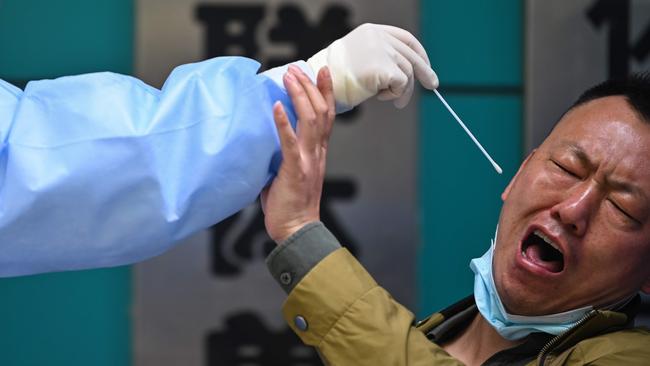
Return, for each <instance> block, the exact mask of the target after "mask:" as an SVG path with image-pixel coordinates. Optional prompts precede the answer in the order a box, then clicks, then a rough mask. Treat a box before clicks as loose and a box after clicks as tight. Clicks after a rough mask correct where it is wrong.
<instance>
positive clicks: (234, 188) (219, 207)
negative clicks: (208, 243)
mask: <svg viewBox="0 0 650 366" xmlns="http://www.w3.org/2000/svg"><path fill="white" fill-rule="evenodd" d="M258 68H259V64H258V63H257V62H255V61H253V60H249V59H245V58H239V57H223V58H216V59H211V60H208V61H204V62H200V63H195V64H188V65H183V66H179V67H177V68H176V69H175V70H174V71H173V72H172V74H171V75H170V76H169V78H168V80H167V81H166V82H165V84H164V86H163V88H162V89H161V90H158V89H155V88H152V87H150V86H148V85H146V84H144V83H143V82H141V81H139V80H137V79H135V78H132V77H129V76H124V75H118V74H113V73H96V74H87V75H80V76H72V77H63V78H59V79H55V80H42V81H35V82H30V83H29V84H28V85H27V87H26V88H25V90H24V91H21V90H20V89H18V88H15V87H13V86H12V85H10V84H8V83H5V82H3V81H1V80H0V276H16V275H26V274H34V273H41V272H50V271H62V270H75V269H84V268H96V267H106V266H115V265H122V264H128V263H134V262H137V261H140V260H143V259H146V258H149V257H152V256H154V255H157V254H159V253H161V252H163V251H165V250H166V249H168V248H169V247H170V246H171V245H172V244H173V243H174V242H176V241H178V240H179V239H182V238H184V237H186V236H188V235H190V234H192V233H194V232H196V231H198V230H201V229H204V228H207V227H209V226H211V225H213V224H215V223H216V222H218V221H220V220H222V219H223V218H225V217H227V216H229V215H231V214H233V213H235V212H236V211H238V210H239V209H241V208H243V207H244V206H246V205H247V204H249V203H250V202H252V201H253V200H254V199H255V198H256V196H257V195H258V194H259V192H260V191H261V190H262V188H263V187H264V186H265V185H266V184H267V183H268V182H269V181H270V179H271V178H272V177H273V175H274V172H275V171H276V170H277V168H278V166H279V163H280V159H281V156H280V149H279V142H278V138H277V133H276V130H275V125H274V123H273V116H272V104H273V103H274V102H275V101H276V100H281V101H283V103H285V105H289V104H290V101H289V99H288V97H287V95H286V93H285V91H284V90H283V89H282V87H280V86H278V85H277V84H276V83H275V82H273V81H272V80H271V79H270V78H268V77H265V76H263V75H258V74H257V70H258ZM287 110H288V111H291V110H292V108H287ZM290 118H291V119H292V120H293V121H295V118H294V116H293V115H292V116H290Z"/></svg>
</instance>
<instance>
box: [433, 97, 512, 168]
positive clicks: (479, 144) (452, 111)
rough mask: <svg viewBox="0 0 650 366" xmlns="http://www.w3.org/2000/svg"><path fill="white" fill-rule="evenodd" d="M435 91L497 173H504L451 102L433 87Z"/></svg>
mask: <svg viewBox="0 0 650 366" xmlns="http://www.w3.org/2000/svg"><path fill="white" fill-rule="evenodd" d="M433 92H434V93H436V95H437V96H438V99H440V101H441V102H442V104H444V105H445V107H446V108H447V110H448V111H449V113H451V115H452V116H454V118H455V119H456V121H458V124H460V127H462V128H463V130H465V132H467V134H468V135H469V137H470V138H471V139H472V141H474V143H475V144H476V146H478V148H479V150H481V152H482V153H483V155H485V157H486V158H487V159H488V160H489V161H490V163H491V164H492V166H493V167H494V170H496V171H497V173H499V174H501V173H503V170H502V169H501V167H500V166H499V164H497V163H496V162H495V161H494V160H492V157H491V156H490V154H488V153H487V151H485V149H484V148H483V146H481V143H480V142H478V140H477V139H476V137H474V135H473V134H472V133H471V132H470V131H469V129H468V128H467V126H465V124H464V123H463V121H461V120H460V118H459V117H458V115H457V114H456V112H454V110H453V109H451V107H450V106H449V104H447V101H446V100H445V98H443V97H442V95H441V94H440V93H439V92H438V90H437V89H433Z"/></svg>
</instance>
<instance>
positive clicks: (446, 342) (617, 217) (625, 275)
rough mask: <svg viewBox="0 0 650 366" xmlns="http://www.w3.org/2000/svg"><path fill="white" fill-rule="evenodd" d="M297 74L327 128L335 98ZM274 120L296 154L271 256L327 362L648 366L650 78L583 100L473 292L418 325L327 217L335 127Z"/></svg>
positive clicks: (278, 187) (526, 170)
mask: <svg viewBox="0 0 650 366" xmlns="http://www.w3.org/2000/svg"><path fill="white" fill-rule="evenodd" d="M296 74H298V75H299V72H297V71H296ZM298 79H299V80H301V85H302V89H300V88H297V87H296V86H293V87H291V88H290V89H289V94H290V95H291V97H292V99H293V101H294V104H295V105H296V110H297V111H298V119H299V122H298V124H299V127H300V126H301V123H302V124H303V125H304V124H305V123H303V119H305V120H307V121H308V122H307V123H306V124H309V125H310V126H311V125H315V124H316V123H314V118H313V116H314V115H316V116H321V117H320V119H321V120H322V122H320V123H321V124H322V125H324V126H328V124H329V123H331V122H330V121H328V119H327V118H328V117H327V116H329V118H333V116H332V115H331V112H330V113H329V114H327V112H323V110H325V111H327V110H328V108H329V110H330V111H331V108H332V103H331V102H330V103H327V104H326V105H327V107H323V105H324V103H323V101H322V100H320V99H319V98H318V97H317V96H314V94H317V93H316V92H315V91H314V87H313V86H312V87H310V86H309V85H308V79H307V78H306V77H305V76H304V75H300V76H299V77H298ZM285 82H287V83H291V81H288V80H285ZM320 89H322V88H320ZM305 95H308V96H309V97H308V98H306V97H305ZM321 99H324V100H326V101H328V100H329V99H331V98H328V97H327V95H325V96H324V97H323V98H321ZM310 104H311V106H313V107H310ZM301 110H302V113H301ZM314 110H315V111H316V112H314ZM318 111H320V112H318ZM276 112H277V111H276ZM275 118H276V124H278V126H279V127H278V128H279V130H280V135H281V136H284V138H283V139H282V151H283V154H284V156H285V160H284V162H283V163H282V166H281V168H280V172H279V175H278V177H277V178H276V180H275V181H274V182H273V184H272V185H271V187H270V189H269V190H268V192H267V193H265V195H264V196H263V202H264V203H265V205H264V209H265V215H266V227H267V231H268V233H269V234H270V235H271V237H272V238H273V239H274V240H275V241H276V242H278V243H279V247H278V248H276V249H275V250H274V251H273V252H272V253H271V254H270V255H269V257H268V259H267V262H268V265H269V269H270V271H271V273H272V274H273V276H274V277H275V278H276V279H277V280H278V282H279V283H280V284H281V286H282V287H283V289H284V290H285V291H287V292H288V294H289V297H288V299H287V301H286V303H285V305H284V309H283V312H284V316H285V319H286V320H287V322H288V323H289V325H290V326H291V328H292V329H293V330H294V331H295V332H296V333H297V334H298V336H300V338H301V339H302V340H303V341H304V342H305V343H306V344H308V345H312V346H314V347H316V348H317V349H318V351H319V353H320V354H321V355H322V358H323V360H324V361H325V363H326V364H328V365H329V364H331V365H438V364H440V365H460V364H467V365H481V364H482V365H534V364H541V365H646V364H648V362H650V347H648V345H650V331H648V330H646V329H641V328H635V327H634V326H633V320H634V315H635V312H636V307H637V305H638V304H639V295H638V292H639V291H642V292H645V293H650V266H648V263H649V261H650V76H648V75H637V76H632V77H630V78H628V79H626V80H622V81H609V82H605V83H603V84H600V85H598V86H596V87H594V88H592V89H590V90H588V91H586V92H585V93H584V94H583V95H582V96H581V97H580V98H579V99H578V101H577V102H576V103H575V104H574V105H573V106H572V107H571V108H570V109H569V111H568V112H567V113H565V115H564V116H563V117H562V118H561V119H560V121H559V122H558V124H557V125H556V127H555V128H554V130H553V131H552V132H551V134H550V135H549V136H548V137H547V138H546V140H545V141H544V142H543V143H542V145H541V146H539V148H538V149H536V150H535V151H533V152H532V153H531V154H530V155H529V156H528V157H527V158H526V160H525V161H524V162H523V163H522V164H521V167H520V168H519V171H518V172H517V174H516V175H515V176H514V177H513V178H512V180H511V181H510V183H509V184H508V186H507V187H506V189H505V190H504V192H503V194H502V199H503V207H502V210H501V214H500V217H499V225H498V228H497V234H496V237H495V240H494V241H493V245H492V246H491V247H490V249H489V250H488V251H487V253H486V254H485V255H484V256H483V257H481V258H477V259H474V260H472V262H471V268H472V270H473V271H474V273H475V275H476V276H475V284H474V296H473V297H469V298H467V299H464V300H462V301H460V302H459V303H457V304H454V305H452V306H451V307H449V308H447V309H445V310H443V311H441V312H439V313H436V314H434V315H432V316H431V317H429V318H427V319H425V320H424V321H422V322H420V323H418V324H417V325H415V324H414V322H413V315H412V314H411V313H410V312H409V311H408V310H406V309H405V308H404V307H402V306H401V305H399V304H398V303H397V302H395V301H394V300H393V299H392V298H391V297H390V295H389V294H388V293H387V292H386V291H385V290H383V289H382V288H381V287H379V286H378V285H377V284H376V283H375V282H374V280H373V279H372V278H371V277H370V275H369V274H368V273H367V272H366V271H365V270H364V269H363V268H362V267H361V265H360V264H359V263H358V262H357V261H356V260H355V259H354V258H353V257H352V256H351V255H350V253H349V252H347V250H345V249H343V248H341V247H340V245H339V243H338V242H337V240H336V238H334V237H333V236H332V234H331V233H329V231H327V229H326V228H325V227H324V226H323V225H322V223H320V222H319V221H318V220H319V216H318V212H319V210H318V205H319V197H320V189H321V186H322V177H323V171H324V166H325V165H324V161H325V152H326V147H327V144H326V141H327V136H328V134H329V130H328V128H323V129H322V130H321V131H320V132H319V130H314V129H313V128H310V130H311V131H312V133H313V134H315V135H316V136H317V137H310V138H309V139H308V138H306V136H309V134H305V135H304V136H301V135H297V136H295V135H292V134H291V131H290V130H289V129H287V128H286V127H283V126H284V125H286V122H282V121H283V120H286V117H283V116H282V114H281V113H276V117H275ZM316 120H318V118H316ZM306 128H307V127H305V129H306ZM314 141H315V142H314ZM308 162H310V164H308ZM460 244H462V243H460ZM431 290H432V291H435V289H431Z"/></svg>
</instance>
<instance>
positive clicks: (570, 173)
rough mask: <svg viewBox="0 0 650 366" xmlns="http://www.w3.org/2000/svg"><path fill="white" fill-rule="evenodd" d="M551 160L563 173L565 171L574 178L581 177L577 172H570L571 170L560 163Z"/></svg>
mask: <svg viewBox="0 0 650 366" xmlns="http://www.w3.org/2000/svg"><path fill="white" fill-rule="evenodd" d="M551 161H552V162H553V164H555V166H556V167H558V168H560V170H562V171H563V172H564V173H566V174H568V175H570V176H572V177H574V178H577V179H582V178H581V177H580V176H579V175H578V174H576V173H574V172H572V171H571V170H569V169H567V168H566V167H564V166H563V165H562V164H560V163H558V162H557V161H555V160H551Z"/></svg>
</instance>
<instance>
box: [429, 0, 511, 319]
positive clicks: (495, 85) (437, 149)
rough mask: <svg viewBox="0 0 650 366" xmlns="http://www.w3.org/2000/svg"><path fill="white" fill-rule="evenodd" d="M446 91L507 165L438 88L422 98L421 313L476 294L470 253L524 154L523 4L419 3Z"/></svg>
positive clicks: (480, 246)
mask: <svg viewBox="0 0 650 366" xmlns="http://www.w3.org/2000/svg"><path fill="white" fill-rule="evenodd" d="M420 12H421V20H420V22H421V23H420V34H421V37H422V40H423V43H424V46H425V47H426V49H427V51H428V52H429V57H430V58H431V62H432V65H433V68H434V69H435V70H436V72H437V73H438V77H439V78H440V89H439V90H440V91H441V93H442V94H443V96H445V97H446V99H447V101H448V102H449V103H450V105H451V106H452V107H453V108H454V109H455V110H456V112H457V113H458V114H459V115H460V117H461V119H463V120H464V122H465V123H466V124H467V125H468V127H469V128H470V130H471V131H472V132H473V133H474V135H475V136H476V137H477V138H478V140H479V141H480V142H481V143H482V144H483V146H484V147H485V148H486V150H487V151H488V152H489V153H490V154H491V155H492V157H493V158H494V159H495V160H496V161H497V162H498V163H499V164H500V165H501V167H502V168H503V175H498V174H497V173H496V172H495V171H494V170H493V168H492V166H491V165H490V163H489V162H488V161H487V160H486V159H485V157H483V155H482V154H481V153H480V151H479V150H478V149H477V148H476V147H475V146H474V144H473V143H472V142H471V140H470V139H469V138H468V137H467V136H466V135H465V132H464V131H463V130H462V129H461V128H460V126H458V124H457V123H456V122H455V121H454V120H453V119H452V117H451V116H450V115H449V113H448V112H447V111H446V110H445V109H444V107H443V106H442V104H441V103H440V102H439V101H438V99H437V98H436V96H435V95H434V94H433V93H426V94H424V95H423V97H422V98H421V99H420V141H419V146H420V154H419V156H420V161H419V170H420V171H419V174H420V176H419V192H420V201H421V203H420V210H421V212H420V220H421V222H420V227H421V238H422V243H421V247H420V251H419V254H420V255H419V259H418V279H419V292H420V298H419V303H418V315H419V316H420V317H422V316H425V315H427V314H429V313H431V312H434V311H437V310H439V309H441V308H444V307H446V306H448V305H450V304H451V303H453V302H454V301H456V300H459V299H460V298H461V297H464V296H467V295H469V294H470V293H471V292H472V286H473V278H474V277H473V273H472V271H471V270H470V269H469V261H470V259H471V258H474V257H477V256H480V255H482V254H483V253H484V252H485V251H486V250H487V248H488V247H489V245H490V238H491V237H492V236H493V234H494V229H495V227H496V223H497V219H498V213H499V209H500V205H501V201H500V198H499V196H500V193H501V191H502V190H503V188H504V187H505V186H506V185H507V183H508V181H509V179H510V177H512V176H513V175H514V173H515V172H516V169H517V167H518V165H519V162H520V160H521V153H522V142H521V141H522V118H523V109H522V108H523V81H522V74H523V70H522V69H523V2H522V1H519V0H495V1H481V0H466V1H428V0H423V1H421V3H420Z"/></svg>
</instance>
